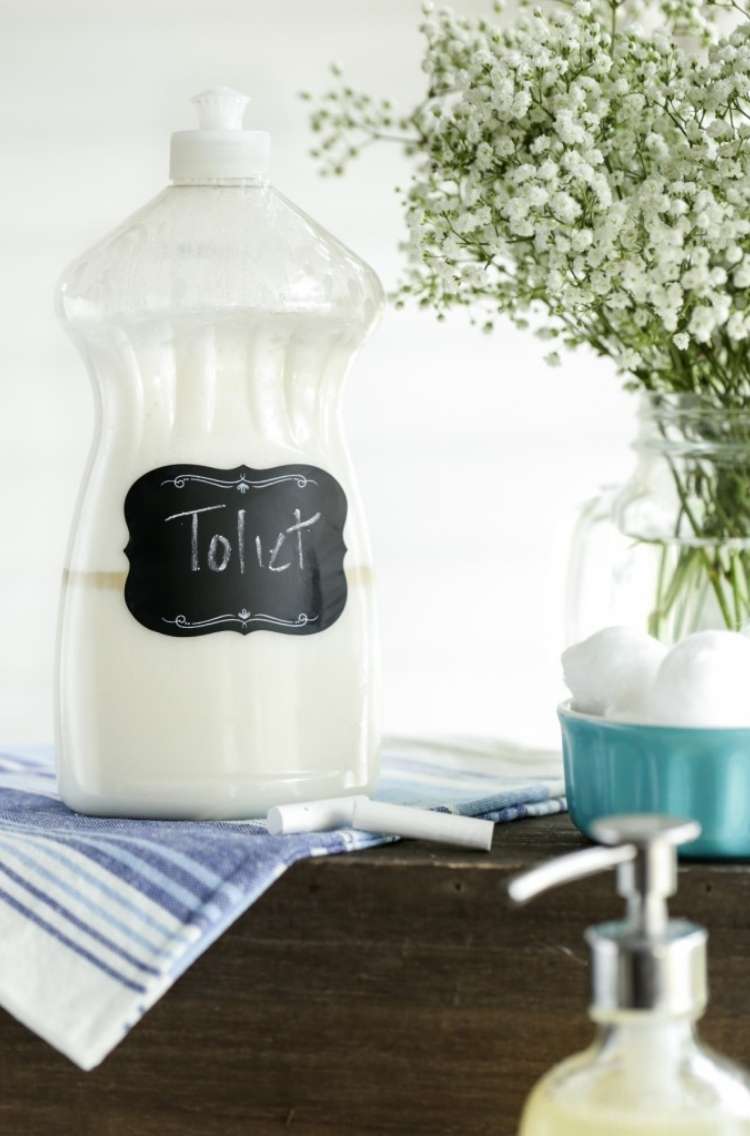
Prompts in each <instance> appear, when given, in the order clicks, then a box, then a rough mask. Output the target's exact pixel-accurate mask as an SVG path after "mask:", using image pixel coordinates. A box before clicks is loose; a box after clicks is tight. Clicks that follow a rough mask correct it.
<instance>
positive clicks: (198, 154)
mask: <svg viewBox="0 0 750 1136" xmlns="http://www.w3.org/2000/svg"><path fill="white" fill-rule="evenodd" d="M191 101H192V102H193V103H194V104H195V106H196V108H197V112H198V129H197V130H180V131H178V132H177V133H176V134H173V135H172V139H171V143H170V153H169V176H170V179H171V181H173V182H177V183H180V184H193V185H210V184H211V183H212V182H215V181H234V180H237V181H244V180H253V181H259V182H264V181H266V180H267V178H268V167H269V160H270V154H271V136H270V134H268V132H267V131H265V130H243V128H242V120H243V118H244V115H245V108H246V107H247V104H248V103H249V101H250V100H249V99H248V97H247V95H243V94H241V92H240V91H233V90H232V89H231V87H214V88H213V89H212V90H209V91H202V92H201V94H199V95H196V96H195V97H194V98H193V99H192V100H191Z"/></svg>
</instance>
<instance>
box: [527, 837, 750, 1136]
mask: <svg viewBox="0 0 750 1136" xmlns="http://www.w3.org/2000/svg"><path fill="white" fill-rule="evenodd" d="M592 833H593V835H594V837H595V839H596V840H598V841H600V842H601V844H602V845H605V847H592V848H586V849H583V850H581V851H580V852H573V853H571V854H570V855H567V856H562V857H560V858H559V859H556V860H552V861H551V862H549V863H547V864H543V865H541V866H540V867H538V868H534V869H532V870H531V871H529V872H526V873H525V874H523V875H521V876H518V877H516V878H515V879H514V880H513V881H512V882H511V884H510V886H509V892H510V896H511V898H512V899H513V900H514V901H515V902H517V903H525V902H527V901H528V900H530V899H532V898H534V896H536V895H539V894H540V893H541V892H543V891H546V890H547V889H548V888H552V887H556V886H557V885H558V884H562V883H567V882H569V881H573V880H578V879H582V878H583V877H585V876H589V875H593V874H594V873H596V872H601V871H604V870H606V869H608V868H615V869H616V872H617V890H618V892H619V894H620V895H621V896H623V898H624V899H625V901H626V913H625V918H624V919H623V920H621V921H618V922H611V923H602V924H599V925H597V926H595V927H590V928H589V929H588V931H587V932H586V939H587V941H588V945H589V949H590V952H591V978H592V1001H591V1009H590V1014H591V1017H592V1019H593V1020H594V1022H595V1023H596V1024H597V1036H596V1038H595V1040H594V1042H593V1044H592V1045H591V1046H590V1047H589V1049H587V1050H586V1051H585V1052H583V1053H581V1054H578V1055H577V1056H574V1057H572V1058H570V1059H568V1060H567V1061H564V1062H562V1064H560V1065H558V1066H557V1067H555V1068H554V1069H552V1070H551V1071H550V1072H549V1073H547V1074H546V1075H545V1076H544V1077H543V1078H542V1079H541V1080H540V1081H539V1082H538V1084H537V1085H536V1087H535V1088H534V1089H533V1091H532V1093H531V1095H530V1097H529V1099H528V1100H527V1102H526V1105H525V1108H524V1111H523V1116H522V1120H521V1127H520V1130H519V1136H657V1134H658V1136H740V1134H741V1133H742V1134H743V1136H744V1134H750V1080H748V1077H747V1075H746V1074H745V1072H744V1070H742V1069H740V1068H738V1067H737V1066H735V1065H733V1064H732V1063H730V1062H729V1061H727V1060H725V1059H724V1058H722V1057H718V1056H717V1055H716V1054H714V1053H712V1052H711V1051H710V1050H707V1049H705V1048H704V1047H703V1046H702V1045H701V1044H700V1042H699V1040H698V1038H697V1037H696V1033H695V1022H696V1021H697V1019H698V1018H700V1016H701V1015H702V1013H703V1011H704V1009H705V1006H706V999H707V983H706V939H707V935H706V932H705V930H704V929H703V928H702V927H699V926H697V925H696V924H694V923H688V922H686V921H684V920H682V919H670V918H669V916H668V912H667V906H666V901H667V898H668V897H669V896H671V895H674V893H675V891H676V890H677V846H678V845H679V844H682V843H685V842H687V841H690V840H694V839H695V838H696V837H697V836H698V835H699V833H700V826H699V825H698V824H696V823H695V822H693V821H684V820H676V819H674V818H671V817H662V816H655V815H643V816H641V815H633V816H615V817H607V818H606V819H602V820H599V821H597V822H596V823H595V824H594V825H593V826H592Z"/></svg>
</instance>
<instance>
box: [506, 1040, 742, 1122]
mask: <svg viewBox="0 0 750 1136" xmlns="http://www.w3.org/2000/svg"><path fill="white" fill-rule="evenodd" d="M519 1136H750V1090H749V1089H748V1084H747V1081H746V1080H745V1078H744V1075H743V1073H742V1072H741V1071H740V1070H738V1069H737V1068H736V1067H735V1066H733V1065H732V1064H731V1063H730V1062H728V1061H726V1060H725V1059H724V1058H720V1057H718V1056H716V1055H715V1054H713V1053H711V1052H710V1051H708V1050H706V1049H704V1048H703V1047H702V1046H701V1045H700V1043H699V1042H698V1040H697V1038H696V1036H695V1033H694V1032H693V1028H692V1023H690V1022H686V1021H679V1020H678V1021H672V1022H666V1023H661V1024H657V1025H650V1024H643V1025H637V1026H632V1025H623V1024H618V1025H616V1026H614V1027H613V1026H611V1025H610V1026H608V1027H605V1028H604V1029H603V1030H601V1032H600V1036H599V1038H598V1039H597V1041H596V1042H595V1043H594V1045H592V1047H591V1048H590V1049H589V1050H587V1051H586V1052H585V1053H582V1054H580V1055H578V1056H576V1057H573V1058H571V1059H570V1060H568V1061H565V1062H563V1063H562V1064H561V1065H559V1066H557V1068H556V1069H553V1070H552V1071H551V1072H550V1073H549V1074H548V1075H547V1076H545V1077H543V1078H542V1080H541V1081H540V1082H539V1083H538V1084H537V1086H536V1087H535V1089H534V1090H533V1092H532V1093H531V1096H530V1097H529V1099H528V1102H527V1104H526V1108H525V1110H524V1114H523V1118H522V1121H521V1127H520V1130H519Z"/></svg>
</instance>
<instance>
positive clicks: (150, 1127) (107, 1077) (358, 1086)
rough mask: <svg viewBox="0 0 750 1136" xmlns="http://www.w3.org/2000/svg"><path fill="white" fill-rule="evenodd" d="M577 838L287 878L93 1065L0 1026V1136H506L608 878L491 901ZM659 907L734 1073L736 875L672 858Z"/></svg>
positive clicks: (576, 997) (746, 897) (572, 985)
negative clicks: (678, 927) (685, 954)
mask: <svg viewBox="0 0 750 1136" xmlns="http://www.w3.org/2000/svg"><path fill="white" fill-rule="evenodd" d="M583 844H584V841H583V840H582V838H581V837H580V836H579V835H578V834H577V833H576V832H575V830H574V829H573V827H572V825H571V823H570V821H569V820H568V818H567V817H566V816H556V817H545V818H539V819H535V820H525V821H517V822H513V823H511V824H507V825H502V826H498V828H497V830H496V835H495V841H494V846H493V849H492V852H491V853H489V854H483V853H476V852H464V851H461V850H456V849H444V848H438V847H436V846H433V845H429V846H428V845H424V844H421V843H417V842H403V843H399V844H393V845H389V846H385V847H380V848H376V849H371V850H369V851H366V852H359V853H356V854H352V855H342V856H335V857H330V858H323V859H314V860H308V861H304V862H302V863H299V864H297V865H295V866H294V867H293V868H291V869H290V870H289V871H288V872H287V873H286V875H285V876H284V877H282V879H281V880H280V881H279V882H278V883H277V884H275V885H274V887H273V888H271V890H270V891H269V892H268V893H266V895H264V896H263V897H262V898H261V899H260V900H259V901H258V902H257V903H256V904H255V905H254V906H253V907H252V908H250V910H249V911H248V912H247V913H246V914H245V915H244V916H242V917H241V918H240V919H239V920H238V921H237V922H236V923H235V924H234V925H233V926H232V927H231V928H230V929H229V930H228V931H227V933H226V934H225V935H224V936H223V937H222V938H221V939H220V940H219V941H218V942H217V943H215V944H214V946H213V947H211V948H210V949H209V950H208V952H207V953H206V954H205V955H204V956H203V957H202V958H201V959H199V960H198V961H197V962H196V963H195V965H194V966H193V967H192V968H191V969H190V971H189V972H188V973H187V974H186V975H185V976H184V977H183V978H181V979H180V980H179V982H178V983H177V984H176V986H175V987H174V988H173V989H172V990H170V991H169V992H168V993H167V994H166V995H165V997H164V998H163V999H162V1000H161V1001H160V1002H159V1003H158V1004H157V1005H156V1006H155V1007H154V1008H153V1009H152V1010H151V1011H150V1012H149V1013H148V1014H147V1015H146V1017H145V1018H144V1020H143V1021H142V1022H141V1023H140V1024H139V1025H138V1026H136V1028H135V1029H134V1030H133V1031H132V1033H131V1034H130V1035H129V1036H128V1037H127V1038H126V1039H125V1041H124V1042H123V1043H122V1044H121V1045H120V1046H119V1047H118V1048H117V1049H116V1050H115V1051H114V1053H113V1054H112V1055H111V1056H110V1057H109V1058H108V1059H107V1060H106V1061H105V1062H104V1063H103V1064H102V1065H101V1066H100V1067H99V1068H98V1069H97V1070H94V1071H93V1072H92V1073H81V1072H80V1071H79V1070H77V1069H76V1068H75V1067H74V1066H73V1065H71V1064H70V1062H68V1061H67V1060H66V1059H65V1058H63V1057H61V1056H60V1055H59V1054H57V1053H56V1052H54V1051H53V1050H52V1049H50V1048H49V1047H48V1046H46V1045H45V1044H44V1042H42V1041H40V1040H39V1039H38V1038H36V1037H35V1036H34V1035H32V1034H31V1033H30V1032H28V1031H27V1030H26V1029H24V1028H23V1027H22V1026H20V1025H19V1024H18V1023H17V1022H15V1021H14V1020H13V1019H12V1018H10V1017H9V1016H8V1015H5V1014H1V1015H0V1079H1V1083H2V1085H3V1091H2V1093H0V1136H6V1134H7V1136H11V1134H12V1136H57V1134H58V1133H59V1134H60V1136H68V1134H69V1133H70V1134H71V1136H72V1134H75V1136H193V1134H195V1136H267V1134H268V1136H270V1134H288V1133H291V1134H292V1136H324V1134H325V1136H339V1134H341V1136H360V1134H362V1136H375V1134H382V1136H390V1134H394V1136H395V1134H396V1133H398V1134H400V1136H404V1134H406V1136H513V1133H514V1132H515V1130H516V1122H517V1118H518V1114H519V1112H520V1108H521V1104H522V1101H523V1099H524V1097H525V1095H526V1093H527V1092H528V1090H529V1089H530V1087H531V1085H532V1084H533V1083H534V1081H535V1080H536V1079H537V1078H538V1077H539V1076H540V1075H541V1074H542V1073H543V1072H544V1071H545V1070H546V1069H547V1068H549V1067H550V1066H551V1065H552V1064H553V1063H554V1062H556V1061H558V1060H560V1059H561V1058H563V1057H565V1056H568V1055H569V1054H570V1053H572V1052H574V1051H575V1050H577V1049H580V1048H582V1047H583V1046H585V1044H586V1043H587V1041H588V1040H589V1038H590V1036H591V1032H592V1029H591V1025H590V1023H589V1022H588V1020H587V1018H586V1014H585V1007H586V1003H587V986H588V977H587V975H588V967H587V955H586V949H585V946H584V943H583V939H582V934H583V931H584V928H585V927H586V926H588V925H589V924H591V923H594V922H598V921H601V920H603V919H607V918H611V917H614V916H617V915H618V914H619V912H620V911H621V909H622V901H621V900H619V899H618V897H617V896H616V894H615V891H614V880H613V877H612V876H611V875H608V876H603V877H594V878H592V879H589V880H586V881H583V882H581V883H579V884H575V885H569V886H567V887H564V888H560V889H557V890H556V891H553V892H550V893H549V894H548V895H546V896H544V897H541V898H540V899H538V900H537V901H535V902H534V903H532V904H530V905H529V906H528V907H525V908H523V909H513V908H511V907H510V905H509V903H508V901H507V898H506V887H507V882H508V880H509V878H510V877H511V876H512V875H513V874H514V873H515V872H517V871H519V870H522V869H524V868H527V867H529V866H531V865H532V864H536V863H539V862H540V861H542V860H544V859H547V858H549V857H551V856H554V855H560V854H562V853H564V852H569V851H571V850H573V849H574V848H578V847H581V846H582V845H583ZM680 885H681V886H680V894H679V897H678V899H677V900H676V901H675V902H674V904H673V909H674V912H675V913H676V914H680V915H684V916H687V917H689V918H691V919H694V920H696V921H697V922H700V923H703V924H704V925H705V926H707V927H708V928H709V930H710V933H711V938H710V942H709V949H710V959H711V963H710V977H711V982H712V988H713V989H712V1004H711V1009H710V1012H709V1015H708V1016H707V1019H706V1022H705V1031H704V1032H705V1036H706V1038H707V1040H710V1041H711V1042H712V1043H713V1044H715V1045H716V1046H717V1047H718V1048H719V1049H721V1050H723V1051H725V1052H726V1053H727V1054H728V1055H731V1056H733V1057H735V1058H736V1059H738V1060H741V1061H744V1062H745V1063H747V1064H748V1065H750V869H749V867H748V865H745V864H734V863H725V862H724V863H710V864H709V863H697V862H696V863H686V864H684V865H683V866H682V867H681V870H680Z"/></svg>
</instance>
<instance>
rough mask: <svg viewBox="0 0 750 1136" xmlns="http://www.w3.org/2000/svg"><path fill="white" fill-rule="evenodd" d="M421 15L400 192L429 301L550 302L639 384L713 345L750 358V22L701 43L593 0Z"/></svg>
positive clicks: (512, 307) (524, 313) (677, 382)
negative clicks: (419, 61) (484, 14)
mask: <svg viewBox="0 0 750 1136" xmlns="http://www.w3.org/2000/svg"><path fill="white" fill-rule="evenodd" d="M672 8H673V9H677V8H678V5H677V3H676V2H675V3H673V4H672ZM693 8H695V5H693ZM691 12H692V16H693V17H694V16H695V14H696V13H695V11H693V10H692V9H691V8H690V6H689V5H688V7H687V9H686V7H685V5H684V4H682V5H681V6H679V11H676V10H674V11H673V12H672V15H673V16H674V17H676V18H677V17H679V18H682V19H687V17H688V16H691ZM693 26H695V21H694V20H693ZM423 30H424V32H425V35H426V37H427V53H426V58H425V63H424V67H425V70H426V72H427V74H428V77H429V83H430V91H431V95H430V98H429V99H428V101H427V103H426V104H425V106H424V107H423V108H422V109H421V110H420V112H419V114H418V116H417V119H416V122H417V126H418V129H419V131H420V136H421V144H420V148H419V149H420V153H421V154H422V161H421V162H420V165H419V169H418V171H417V174H416V176H415V179H414V181H413V183H412V186H411V188H410V190H409V192H408V210H407V220H408V225H409V232H410V240H409V251H410V254H411V263H412V265H413V269H412V279H411V283H410V285H409V289H410V290H411V291H412V292H414V293H416V294H417V296H418V297H419V298H420V300H421V302H422V303H423V304H425V305H426V306H431V307H435V308H437V309H438V311H442V310H443V309H445V308H447V307H449V306H452V305H455V304H465V305H471V306H476V305H478V304H482V303H483V302H484V303H485V305H487V306H488V307H489V308H490V309H491V310H495V311H500V312H504V313H507V314H509V315H510V316H511V317H512V318H513V319H515V320H516V322H518V323H520V324H522V325H526V323H527V319H528V316H529V314H530V313H531V314H532V315H533V314H534V313H535V312H540V311H541V312H544V313H545V314H547V315H551V316H552V317H553V319H552V321H551V326H550V321H549V320H547V325H548V326H546V327H545V328H544V329H543V333H544V334H546V335H552V336H554V335H557V334H562V336H563V339H564V341H565V342H567V343H568V344H570V345H575V344H578V343H581V342H588V343H590V344H592V345H593V346H594V347H595V348H596V349H597V350H599V351H601V352H602V353H604V354H607V355H610V356H613V357H614V358H615V360H616V362H617V364H618V365H619V367H620V368H621V370H623V371H625V372H628V373H630V374H631V375H632V376H634V377H636V378H637V379H639V380H640V381H641V382H642V383H643V384H644V385H646V386H659V385H660V384H661V383H664V384H666V385H667V386H669V387H670V388H671V389H674V388H675V387H676V388H677V389H694V388H695V387H696V386H698V387H700V384H701V383H702V382H704V380H705V379H706V376H705V375H704V374H703V373H702V370H701V368H700V367H699V368H698V370H699V371H701V373H700V374H698V373H697V372H696V365H695V359H696V358H697V357H698V356H701V357H703V358H705V356H706V349H707V348H709V346H710V350H711V353H712V354H713V355H714V356H717V359H718V364H721V366H723V367H725V368H728V369H730V370H731V372H732V374H734V373H735V372H736V371H737V369H738V368H739V369H740V371H744V370H745V363H744V354H745V351H744V347H741V346H740V345H741V344H742V343H743V341H744V340H745V339H747V338H748V336H750V291H749V290H748V289H749V288H750V118H749V117H748V113H749V112H748V97H749V96H750V23H748V22H746V21H743V23H742V24H741V25H740V26H739V27H737V28H736V29H735V30H734V31H733V32H732V33H731V35H729V36H728V37H725V38H724V39H719V40H718V41H717V42H716V43H715V44H713V45H712V46H711V47H710V48H709V49H708V52H707V53H706V54H705V56H704V57H701V56H699V55H696V54H695V53H690V52H689V51H688V50H686V49H685V48H683V47H681V46H679V45H678V44H677V42H675V40H674V39H673V38H671V37H669V36H667V35H665V34H663V33H660V32H655V33H649V34H645V33H643V32H642V31H639V30H638V29H636V28H630V29H628V30H625V31H622V32H619V33H617V34H613V31H612V29H611V28H610V27H608V26H607V23H606V22H604V21H602V20H601V18H600V14H599V13H598V12H596V11H594V10H593V9H592V5H591V4H590V3H589V2H588V0H578V3H576V4H575V7H574V10H573V11H572V12H566V11H563V12H552V13H551V14H544V13H542V12H541V11H540V10H535V11H533V12H531V13H529V14H527V15H526V16H525V17H523V18H522V19H521V20H520V21H519V22H517V23H516V24H515V26H513V27H512V28H510V29H509V30H503V29H501V28H500V27H497V26H493V25H492V24H490V23H488V22H487V21H483V20H480V21H476V22H475V21H470V20H466V19H459V18H457V17H456V16H454V15H453V14H452V13H451V12H450V11H448V10H445V9H443V10H441V11H439V12H437V13H436V14H433V13H428V15H427V18H426V20H425V23H424V27H423ZM695 345H698V349H699V350H698V351H697V352H696V351H695V350H694V348H695ZM552 361H555V356H554V355H553V357H552ZM720 375H721V367H717V368H714V370H713V372H712V374H711V375H710V379H709V381H710V383H712V384H716V383H720V381H721V379H720ZM747 377H748V380H749V381H750V374H748V376H747Z"/></svg>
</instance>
